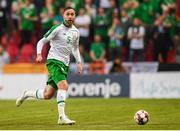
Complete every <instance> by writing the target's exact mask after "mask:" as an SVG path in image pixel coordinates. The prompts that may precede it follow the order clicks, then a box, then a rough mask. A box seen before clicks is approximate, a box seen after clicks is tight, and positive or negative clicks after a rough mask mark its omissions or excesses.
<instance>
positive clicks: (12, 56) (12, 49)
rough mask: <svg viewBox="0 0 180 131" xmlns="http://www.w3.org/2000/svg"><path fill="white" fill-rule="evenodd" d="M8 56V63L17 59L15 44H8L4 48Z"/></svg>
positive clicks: (17, 50) (17, 51)
mask: <svg viewBox="0 0 180 131" xmlns="http://www.w3.org/2000/svg"><path fill="white" fill-rule="evenodd" d="M6 51H7V52H8V54H9V57H10V63H15V62H16V61H17V56H18V53H19V49H18V47H17V46H15V45H9V46H8V47H7V49H6Z"/></svg>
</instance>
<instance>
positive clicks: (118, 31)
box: [108, 17, 124, 61]
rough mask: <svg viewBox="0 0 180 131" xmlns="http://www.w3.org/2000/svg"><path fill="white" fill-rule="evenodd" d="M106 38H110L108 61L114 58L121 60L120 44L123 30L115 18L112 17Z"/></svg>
mask: <svg viewBox="0 0 180 131" xmlns="http://www.w3.org/2000/svg"><path fill="white" fill-rule="evenodd" d="M108 36H109V37H110V41H109V54H111V55H110V56H109V60H111V61H112V60H113V59H114V58H119V59H120V58H122V51H121V48H122V44H123V37H124V30H123V28H122V27H121V25H120V20H119V18H117V17H114V18H113V20H112V25H111V27H110V28H109V31H108Z"/></svg>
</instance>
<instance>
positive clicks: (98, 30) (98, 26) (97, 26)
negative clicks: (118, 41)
mask: <svg viewBox="0 0 180 131" xmlns="http://www.w3.org/2000/svg"><path fill="white" fill-rule="evenodd" d="M97 10H98V13H97V15H96V17H95V19H94V23H93V24H94V34H95V35H99V36H100V37H101V40H102V42H103V43H105V45H106V49H107V47H108V46H107V45H108V41H109V38H108V37H107V32H108V25H109V23H108V22H109V21H108V18H107V15H106V13H105V10H104V8H102V7H99V8H98V9H97Z"/></svg>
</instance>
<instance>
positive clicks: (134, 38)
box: [128, 18, 145, 61]
mask: <svg viewBox="0 0 180 131" xmlns="http://www.w3.org/2000/svg"><path fill="white" fill-rule="evenodd" d="M144 35H145V28H144V26H143V25H142V24H141V21H140V19H139V18H135V19H134V20H133V25H132V26H130V27H129V29H128V39H129V40H130V51H129V60H130V61H136V58H135V57H137V61H143V60H144V58H143V57H144V56H143V55H144Z"/></svg>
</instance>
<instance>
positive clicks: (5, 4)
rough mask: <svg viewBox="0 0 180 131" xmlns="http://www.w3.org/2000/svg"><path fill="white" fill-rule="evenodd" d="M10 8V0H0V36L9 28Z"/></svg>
mask: <svg viewBox="0 0 180 131" xmlns="http://www.w3.org/2000/svg"><path fill="white" fill-rule="evenodd" d="M9 10H10V1H9V0H0V37H1V35H2V34H3V33H4V32H5V31H6V30H7V28H8V27H7V25H8V15H9Z"/></svg>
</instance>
